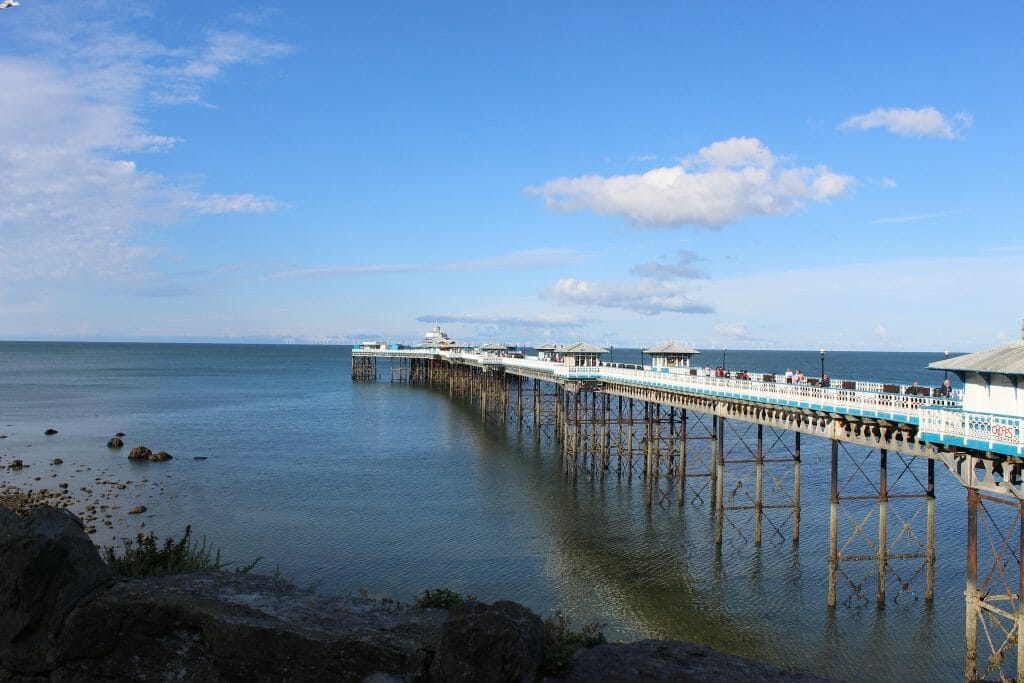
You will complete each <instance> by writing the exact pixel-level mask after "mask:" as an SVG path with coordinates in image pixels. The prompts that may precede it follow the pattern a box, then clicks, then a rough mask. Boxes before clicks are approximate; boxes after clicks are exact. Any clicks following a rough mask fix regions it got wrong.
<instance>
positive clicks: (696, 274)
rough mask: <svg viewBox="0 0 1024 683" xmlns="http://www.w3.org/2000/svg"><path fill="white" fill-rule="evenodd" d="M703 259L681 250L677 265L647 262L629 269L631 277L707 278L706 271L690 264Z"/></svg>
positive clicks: (677, 256)
mask: <svg viewBox="0 0 1024 683" xmlns="http://www.w3.org/2000/svg"><path fill="white" fill-rule="evenodd" d="M700 260H701V258H700V256H698V255H697V254H695V253H694V252H692V251H690V250H688V249H680V250H679V251H678V252H676V262H675V263H662V262H660V261H646V262H644V263H639V264H637V265H635V266H633V267H632V268H630V269H629V273H630V275H639V276H641V277H652V278H656V279H666V278H673V277H679V278H707V277H708V275H707V273H705V272H704V271H702V270H700V269H698V268H694V267H693V266H691V265H690V264H692V263H693V262H694V261H700Z"/></svg>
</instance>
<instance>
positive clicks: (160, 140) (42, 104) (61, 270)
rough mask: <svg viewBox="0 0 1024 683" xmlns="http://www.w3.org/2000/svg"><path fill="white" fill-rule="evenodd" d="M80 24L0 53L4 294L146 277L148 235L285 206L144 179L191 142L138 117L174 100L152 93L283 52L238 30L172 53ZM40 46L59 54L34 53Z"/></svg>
mask: <svg viewBox="0 0 1024 683" xmlns="http://www.w3.org/2000/svg"><path fill="white" fill-rule="evenodd" d="M71 7H72V8H74V9H79V6H77V5H72V6H71ZM39 9H40V10H42V7H40V8H39ZM87 9H88V8H81V10H82V11H83V12H86V11H87ZM84 21H86V20H79V21H77V22H70V21H69V22H68V28H67V29H66V30H67V33H66V34H65V33H59V32H58V31H59V30H58V29H53V28H52V27H50V28H48V29H47V30H48V32H47V33H40V34H33V36H32V39H30V40H26V41H25V44H26V45H27V46H29V47H27V48H26V49H25V50H22V51H21V52H20V54H19V56H17V57H13V56H9V55H3V56H0V93H3V95H2V98H3V99H2V102H3V104H2V107H3V113H2V115H3V124H2V125H0V187H2V188H3V193H2V195H0V245H2V247H0V272H3V274H4V282H3V283H0V287H3V286H10V285H11V283H13V282H18V281H27V280H39V279H40V278H49V279H53V278H61V277H74V276H83V277H88V278H89V280H90V281H93V280H95V279H97V278H103V277H107V278H118V279H123V278H127V277H136V278H146V277H149V273H147V272H146V271H147V267H148V263H149V262H150V261H151V259H153V257H154V256H155V255H156V253H157V252H156V251H155V250H154V249H152V248H148V247H145V246H140V245H138V244H134V242H135V241H136V240H137V238H138V235H139V230H140V229H141V228H144V227H149V226H157V225H168V224H172V223H174V222H176V221H178V220H181V219H183V218H186V217H189V216H193V215H202V214H221V213H237V212H245V213H263V212H266V211H272V210H274V209H276V208H279V204H278V203H277V202H275V201H274V200H272V199H270V198H267V197H260V196H256V195H254V194H238V195H227V194H216V193H214V194H204V193H202V192H200V191H198V190H197V189H195V188H183V187H181V186H180V184H179V183H177V182H176V181H174V180H173V179H169V178H166V177H163V176H161V175H159V174H157V173H153V172H150V171H147V170H146V169H145V162H144V161H143V160H142V158H141V155H143V154H145V153H152V152H159V151H165V150H167V149H169V148H171V147H173V146H174V145H178V144H187V143H182V141H181V140H179V139H177V138H176V137H174V136H173V135H168V134H166V133H165V132H162V131H153V130H150V129H149V126H148V124H147V122H146V121H145V119H144V118H143V114H142V112H143V111H145V110H146V109H147V108H150V107H152V106H153V105H154V104H159V102H161V101H167V100H169V99H175V97H166V96H161V97H158V98H153V97H151V96H150V95H149V94H148V93H149V91H150V90H155V89H161V90H162V91H163V92H164V93H165V94H166V93H171V94H172V95H173V93H178V94H181V93H184V92H188V93H190V94H191V95H194V96H198V94H199V93H200V92H201V90H202V87H203V86H204V85H205V84H206V83H208V82H209V80H210V79H212V78H215V77H216V76H218V75H219V74H221V73H222V71H223V69H224V68H225V67H227V66H229V65H232V64H239V63H243V62H254V61H260V60H263V59H267V58H271V57H275V56H279V55H281V54H284V53H285V52H286V51H287V49H288V48H287V47H286V46H283V45H280V44H277V43H269V42H267V41H263V40H261V39H258V38H254V37H252V36H246V35H245V34H241V33H237V32H231V33H211V34H208V36H207V40H206V42H205V43H204V44H202V45H199V46H194V47H185V48H171V47H166V46H163V45H159V44H157V43H154V42H151V41H149V40H145V39H142V38H140V37H139V36H137V35H135V34H134V33H132V32H130V31H127V30H121V29H118V28H116V27H115V26H114V24H113V23H111V22H108V21H104V22H102V23H100V22H96V23H93V24H89V23H83V22H84ZM60 25H61V26H64V24H60ZM40 46H42V47H43V48H46V47H53V46H59V49H50V50H49V51H48V53H47V55H46V56H38V55H37V54H36V53H35V52H34V51H33V50H38V49H40ZM179 99H183V98H179ZM184 99H187V98H184Z"/></svg>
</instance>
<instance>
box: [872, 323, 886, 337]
mask: <svg viewBox="0 0 1024 683" xmlns="http://www.w3.org/2000/svg"><path fill="white" fill-rule="evenodd" d="M871 334H873V335H875V336H876V337H878V338H879V339H880V340H882V341H887V340H888V339H889V330H888V329H887V328H886V327H885V325H883V324H882V323H877V324H875V327H874V329H872V330H871Z"/></svg>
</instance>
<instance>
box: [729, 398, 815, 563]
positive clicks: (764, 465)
mask: <svg viewBox="0 0 1024 683" xmlns="http://www.w3.org/2000/svg"><path fill="white" fill-rule="evenodd" d="M717 421H718V427H717V429H716V437H717V439H718V447H717V448H716V452H717V453H718V454H719V455H718V458H717V459H716V465H717V466H716V470H717V475H716V477H715V484H716V487H717V488H716V493H715V500H716V503H717V515H716V531H715V543H716V544H718V545H721V544H722V542H723V540H724V532H725V529H726V525H727V524H728V528H729V530H730V536H731V537H732V538H734V539H736V540H742V541H747V542H750V541H753V543H754V544H755V545H761V542H762V540H763V537H764V533H765V531H767V533H768V538H769V540H773V541H776V542H782V541H785V540H787V539H789V540H791V541H792V542H793V543H796V542H798V541H799V539H800V432H796V433H791V432H786V431H785V430H778V429H775V428H773V427H766V426H765V425H763V424H760V423H752V422H741V421H737V420H726V419H725V418H722V417H719V418H717ZM790 440H792V444H790V443H789V441H790ZM787 527H788V529H787Z"/></svg>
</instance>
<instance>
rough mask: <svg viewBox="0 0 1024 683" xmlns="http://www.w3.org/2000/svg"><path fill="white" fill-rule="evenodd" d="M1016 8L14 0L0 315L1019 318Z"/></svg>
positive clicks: (640, 326) (708, 331)
mask: <svg viewBox="0 0 1024 683" xmlns="http://www.w3.org/2000/svg"><path fill="white" fill-rule="evenodd" d="M1022 25H1024V4H1021V3H1012V2H988V3H960V2H957V3H953V2H941V1H931V2H901V3H892V2H859V3H823V2H790V3H760V2H638V3H620V2H600V1H587V2H572V1H569V2H560V3H540V2H521V3H479V2H436V3H435V2H431V3H428V2H410V1H405V0H403V1H400V2H399V1H389V0H380V1H374V2H349V1H347V0H330V1H323V2H318V1H315V0H302V1H299V2H280V1H279V2H275V3H267V4H262V3H259V2H232V1H231V0H224V1H220V2H212V3H200V2H189V3H182V2H180V0H179V1H176V2H171V1H170V0H158V1H153V2H145V1H137V2H136V1H132V2H124V1H119V2H106V1H104V0H95V1H93V0H72V1H67V2H65V1H62V0H21V5H20V6H17V7H10V8H7V9H4V10H2V11H0V339H8V340H22V339H25V340H50V339H57V340H85V341H91V340H115V341H116V340H126V341H188V340H193V341H260V342H271V343H273V342H282V341H294V342H299V343H317V342H319V343H323V342H340V343H353V342H359V341H362V340H371V339H383V340H390V341H398V342H406V343H415V342H417V341H419V340H420V339H422V336H423V334H424V332H426V331H427V329H429V328H430V327H431V326H433V325H434V324H435V323H438V324H440V325H442V327H444V328H445V329H446V330H447V331H448V333H449V334H450V335H451V336H452V337H453V338H454V339H457V340H459V341H463V342H472V343H486V342H490V341H500V342H506V343H511V344H516V345H520V344H523V345H536V344H540V343H544V342H554V343H572V342H575V341H588V342H591V343H595V344H600V345H606V346H607V345H614V346H620V347H625V346H645V347H646V346H652V345H654V344H657V343H661V342H664V341H669V340H675V341H679V342H683V343H687V344H690V345H692V346H694V347H696V348H736V349H741V348H746V349H819V348H825V349H829V350H908V351H937V350H944V349H948V350H953V351H974V350H980V349H984V348H990V347H993V346H997V345H1000V344H1004V343H1008V342H1010V341H1013V340H1015V339H1019V338H1020V336H1021V324H1022V323H1021V321H1022V317H1024V306H1022V305H1021V298H1022V297H1021V294H1022V291H1024V287H1022V284H1024V275H1022V274H1024V230H1022V228H1024V221H1022V217H1024V208H1022V207H1024V205H1022V203H1021V201H1020V194H1021V192H1022V190H1021V181H1022V179H1024V145H1022V137H1021V130H1020V128H1021V125H1022V121H1024V88H1022V87H1021V83H1022V81H1021V74H1022V72H1024V68H1022V67H1024V52H1022V51H1021V50H1020V40H1019V29H1020V27H1021V26H1022Z"/></svg>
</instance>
